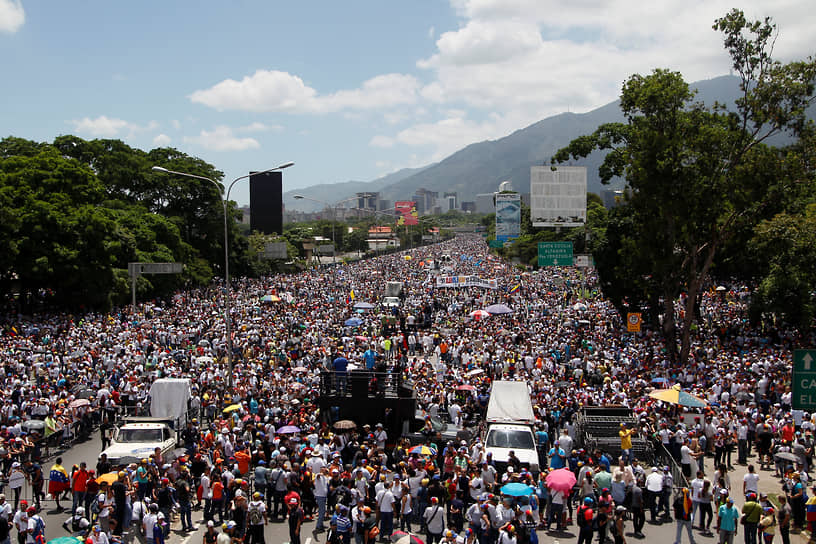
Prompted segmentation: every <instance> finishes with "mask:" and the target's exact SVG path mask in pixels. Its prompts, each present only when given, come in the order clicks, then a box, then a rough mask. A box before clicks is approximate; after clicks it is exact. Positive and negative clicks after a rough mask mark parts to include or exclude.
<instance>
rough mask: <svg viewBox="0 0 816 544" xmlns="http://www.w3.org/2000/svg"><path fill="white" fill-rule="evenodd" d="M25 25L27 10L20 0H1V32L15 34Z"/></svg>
mask: <svg viewBox="0 0 816 544" xmlns="http://www.w3.org/2000/svg"><path fill="white" fill-rule="evenodd" d="M23 23H25V10H24V9H23V4H22V2H21V1H20V0H0V32H8V33H9V34H13V33H15V32H17V31H18V30H20V27H21V26H23Z"/></svg>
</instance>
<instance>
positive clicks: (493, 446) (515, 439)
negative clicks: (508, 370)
mask: <svg viewBox="0 0 816 544" xmlns="http://www.w3.org/2000/svg"><path fill="white" fill-rule="evenodd" d="M535 422H536V419H535V414H534V413H533V405H532V402H530V393H529V391H528V389H527V382H526V381H507V380H498V381H495V382H493V386H492V388H491V390H490V399H489V400H488V402H487V414H486V417H485V423H486V425H487V426H486V430H485V436H484V443H485V451H486V453H492V454H493V460H494V461H495V463H496V467H497V469H498V470H499V471H500V472H504V471H505V470H506V468H507V465H508V460H509V459H510V452H511V451H512V452H513V453H514V454H515V456H516V457H517V458H518V459H519V461H521V466H522V467H524V468H526V469H528V470H529V471H530V472H532V473H534V474H536V473H538V472H539V471H540V469H539V466H538V451H537V450H536V440H535V433H534V431H533V427H534V425H535Z"/></svg>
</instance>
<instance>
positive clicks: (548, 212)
mask: <svg viewBox="0 0 816 544" xmlns="http://www.w3.org/2000/svg"><path fill="white" fill-rule="evenodd" d="M586 192H587V170H586V167H584V166H533V167H531V168H530V219H531V221H532V224H533V226H534V227H580V226H582V225H583V224H584V223H586Z"/></svg>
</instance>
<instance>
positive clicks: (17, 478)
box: [8, 461, 26, 509]
mask: <svg viewBox="0 0 816 544" xmlns="http://www.w3.org/2000/svg"><path fill="white" fill-rule="evenodd" d="M25 482H26V473H25V471H24V470H23V466H22V465H21V464H20V462H19V461H14V462H13V463H12V464H11V471H10V472H9V474H8V486H9V489H11V490H12V491H13V492H14V508H15V509H16V508H17V507H18V506H19V504H20V492H21V491H22V490H23V485H24V484H25Z"/></svg>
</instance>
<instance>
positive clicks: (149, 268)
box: [128, 263, 184, 314]
mask: <svg viewBox="0 0 816 544" xmlns="http://www.w3.org/2000/svg"><path fill="white" fill-rule="evenodd" d="M183 271H184V265H183V264H182V263H128V274H129V275H130V284H131V291H132V293H131V294H132V299H131V307H132V309H133V313H134V314H135V313H136V280H137V279H138V278H139V276H141V275H142V274H181V273H182V272H183Z"/></svg>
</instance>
